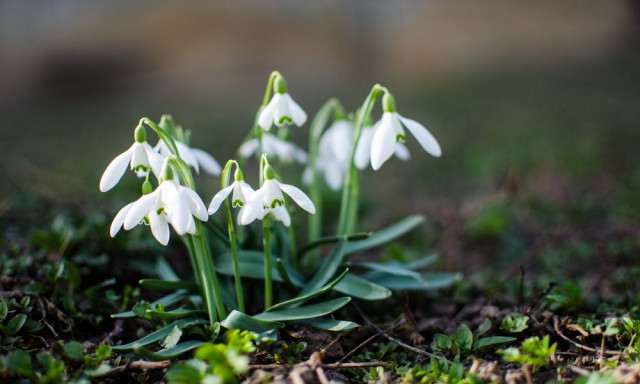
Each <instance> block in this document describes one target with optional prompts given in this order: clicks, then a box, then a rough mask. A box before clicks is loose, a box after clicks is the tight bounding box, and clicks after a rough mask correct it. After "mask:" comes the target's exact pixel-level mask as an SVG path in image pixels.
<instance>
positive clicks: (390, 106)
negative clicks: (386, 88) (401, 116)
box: [382, 92, 396, 112]
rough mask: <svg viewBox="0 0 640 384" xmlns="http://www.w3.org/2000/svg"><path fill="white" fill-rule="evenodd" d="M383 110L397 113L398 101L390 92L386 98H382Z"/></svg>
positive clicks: (386, 94) (385, 95)
mask: <svg viewBox="0 0 640 384" xmlns="http://www.w3.org/2000/svg"><path fill="white" fill-rule="evenodd" d="M382 110H383V111H384V112H395V111H396V101H395V99H394V98H393V96H392V95H391V94H390V93H389V92H387V93H385V94H384V96H382Z"/></svg>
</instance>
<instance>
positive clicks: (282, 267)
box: [276, 257, 295, 288]
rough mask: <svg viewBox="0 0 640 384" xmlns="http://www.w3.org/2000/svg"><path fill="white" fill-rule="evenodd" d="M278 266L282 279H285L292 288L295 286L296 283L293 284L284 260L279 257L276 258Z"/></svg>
mask: <svg viewBox="0 0 640 384" xmlns="http://www.w3.org/2000/svg"><path fill="white" fill-rule="evenodd" d="M276 268H277V269H278V274H280V277H281V278H282V281H284V283H285V284H287V285H288V286H289V287H291V288H293V287H295V284H293V282H292V281H291V278H290V277H289V273H288V272H287V268H286V267H285V264H284V261H282V259H281V258H279V257H278V258H277V259H276Z"/></svg>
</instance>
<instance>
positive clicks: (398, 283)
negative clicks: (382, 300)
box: [364, 272, 462, 291]
mask: <svg viewBox="0 0 640 384" xmlns="http://www.w3.org/2000/svg"><path fill="white" fill-rule="evenodd" d="M364 277H365V278H367V279H368V278H369V276H368V275H367V276H364ZM373 278H375V281H376V283H378V284H380V285H383V286H385V287H387V288H389V289H391V290H394V291H396V290H397V291H404V290H407V291H429V290H435V289H441V288H446V287H449V286H451V285H452V284H454V283H456V282H457V281H459V280H460V279H461V278H462V275H461V274H459V273H445V272H443V273H422V274H420V280H417V279H411V278H407V277H404V276H398V275H389V274H384V275H381V274H376V275H375V276H374V277H373Z"/></svg>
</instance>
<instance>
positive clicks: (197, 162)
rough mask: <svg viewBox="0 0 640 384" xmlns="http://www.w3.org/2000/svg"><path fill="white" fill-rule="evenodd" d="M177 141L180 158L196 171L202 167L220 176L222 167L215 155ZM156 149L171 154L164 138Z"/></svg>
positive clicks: (164, 154) (211, 173) (161, 152)
mask: <svg viewBox="0 0 640 384" xmlns="http://www.w3.org/2000/svg"><path fill="white" fill-rule="evenodd" d="M175 143H176V147H178V154H179V155H180V158H181V159H182V160H184V162H185V163H187V165H189V166H190V167H193V169H195V170H196V173H200V168H202V170H203V171H205V172H206V173H208V174H210V175H213V176H220V174H221V173H222V168H221V167H220V164H219V163H218V162H217V161H216V159H214V158H213V156H211V155H210V154H208V153H207V152H205V151H203V150H202V149H197V148H191V147H189V146H188V145H187V144H185V143H183V142H181V141H179V140H175ZM154 149H155V150H156V151H158V152H160V154H162V155H163V156H169V155H170V154H171V151H170V150H169V148H168V147H167V145H166V144H165V143H164V141H162V140H160V141H159V142H158V144H156V146H155V147H154Z"/></svg>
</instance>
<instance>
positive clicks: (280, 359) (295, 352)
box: [273, 341, 307, 364]
mask: <svg viewBox="0 0 640 384" xmlns="http://www.w3.org/2000/svg"><path fill="white" fill-rule="evenodd" d="M306 349H307V343H305V342H304V341H300V342H297V343H296V342H292V343H282V345H280V346H279V347H278V348H275V349H274V350H273V360H274V361H275V362H276V363H280V364H293V363H295V362H298V361H300V360H301V355H302V352H304V351H305V350H306Z"/></svg>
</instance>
